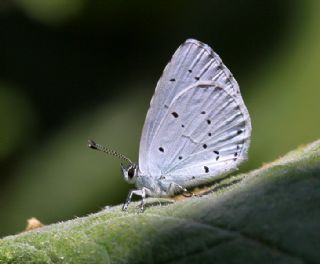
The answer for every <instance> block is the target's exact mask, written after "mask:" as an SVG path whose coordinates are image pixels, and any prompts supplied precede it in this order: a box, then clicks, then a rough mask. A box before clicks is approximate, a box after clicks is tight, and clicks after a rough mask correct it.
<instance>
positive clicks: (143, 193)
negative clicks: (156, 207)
mask: <svg viewBox="0 0 320 264" xmlns="http://www.w3.org/2000/svg"><path fill="white" fill-rule="evenodd" d="M146 191H147V188H145V187H143V188H142V189H141V190H131V191H130V192H129V194H128V197H127V200H126V202H125V203H124V204H123V206H122V211H127V209H128V205H129V204H130V203H131V199H132V195H134V194H135V195H138V196H141V198H142V200H141V203H140V205H139V207H140V209H141V211H143V209H144V205H145V198H146Z"/></svg>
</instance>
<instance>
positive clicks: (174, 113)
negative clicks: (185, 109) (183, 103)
mask: <svg viewBox="0 0 320 264" xmlns="http://www.w3.org/2000/svg"><path fill="white" fill-rule="evenodd" d="M171 114H172V115H173V116H174V117H175V118H177V117H178V116H179V115H178V113H177V112H172V113H171Z"/></svg>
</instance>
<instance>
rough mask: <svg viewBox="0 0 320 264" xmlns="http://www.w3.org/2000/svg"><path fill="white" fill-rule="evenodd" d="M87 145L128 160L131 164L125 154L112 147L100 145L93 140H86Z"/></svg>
mask: <svg viewBox="0 0 320 264" xmlns="http://www.w3.org/2000/svg"><path fill="white" fill-rule="evenodd" d="M88 147H89V148H91V149H95V150H99V151H102V152H104V153H106V154H108V155H111V156H114V157H117V158H119V159H122V160H125V161H127V162H129V163H130V164H133V162H132V161H131V160H130V159H129V158H127V157H126V156H125V155H122V154H120V153H118V152H116V151H115V150H113V149H109V148H107V147H104V146H101V145H100V144H97V143H96V142H94V141H93V140H88Z"/></svg>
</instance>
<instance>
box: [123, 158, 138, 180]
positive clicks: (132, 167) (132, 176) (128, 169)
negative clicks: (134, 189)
mask: <svg viewBox="0 0 320 264" xmlns="http://www.w3.org/2000/svg"><path fill="white" fill-rule="evenodd" d="M121 172H122V175H123V178H124V179H125V180H126V181H127V182H128V183H132V184H133V183H135V182H136V179H137V176H138V166H137V165H136V164H134V163H129V165H127V166H126V165H123V164H122V163H121Z"/></svg>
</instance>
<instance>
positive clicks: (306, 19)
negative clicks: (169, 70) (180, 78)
mask: <svg viewBox="0 0 320 264" xmlns="http://www.w3.org/2000/svg"><path fill="white" fill-rule="evenodd" d="M319 13H320V3H319V2H318V1H316V0H308V1H298V0H296V1H276V0H271V1H257V0H242V1H239V0H228V1H221V0H220V1H209V0H208V1H205V0H199V1H152V2H150V1H145V0H143V1H119V0H114V1H98V0H96V1H93V0H69V1H64V0H52V1H43V0H17V1H9V0H7V1H1V2H0V36H1V37H0V122H1V123H0V124H1V125H0V126H1V129H0V210H1V217H0V236H3V235H7V234H13V233H17V232H19V231H21V230H23V228H24V226H25V221H26V219H27V218H29V217H32V216H34V217H37V218H39V219H40V220H41V221H42V222H44V223H52V222H56V221H62V220H66V219H70V218H73V217H75V216H82V215H85V214H87V213H90V212H95V211H97V210H99V209H100V208H102V207H104V206H105V205H112V204H117V203H120V202H122V201H123V200H124V199H125V197H126V193H127V191H128V189H129V186H128V185H127V184H126V183H125V182H124V181H123V180H122V178H121V176H120V169H119V161H117V160H115V159H113V158H111V157H105V156H104V155H102V154H100V153H96V152H92V151H90V150H89V149H87V147H86V142H87V139H89V138H93V139H95V140H96V141H98V142H100V143H102V144H106V145H108V146H109V147H111V148H114V149H116V150H118V151H120V152H122V153H124V154H127V155H128V156H129V157H130V158H131V159H133V160H137V158H138V145H139V139H140V133H141V129H142V125H143V122H144V118H145V113H146V111H147V109H148V106H149V101H150V98H151V96H152V94H153V91H154V88H155V84H156V82H157V80H158V78H159V76H160V75H161V72H162V70H163V68H164V66H165V65H166V63H167V62H168V60H169V59H170V57H171V55H172V54H173V52H174V51H175V49H176V48H177V47H178V46H179V45H180V44H181V43H182V42H183V41H184V40H185V39H187V38H190V37H192V38H196V39H198V40H201V41H203V42H205V43H207V44H209V45H210V46H212V47H213V48H214V50H215V51H216V52H217V53H218V54H219V55H220V56H221V57H222V59H223V61H224V62H225V64H226V65H227V66H228V67H229V69H230V70H231V71H232V72H233V74H234V76H235V77H236V79H237V80H238V82H239V83H240V87H241V91H242V95H243V97H244V100H245V102H246V105H247V107H248V109H249V112H250V115H251V117H252V126H253V134H252V145H251V146H252V147H251V149H250V153H249V155H250V158H249V161H248V162H247V163H246V165H244V166H243V170H249V169H253V168H256V167H258V166H259V165H261V164H262V163H263V162H268V161H271V160H272V159H274V158H277V157H278V156H280V155H282V154H284V153H286V152H287V151H288V150H290V149H293V148H295V147H296V146H298V145H300V144H303V143H307V142H309V141H312V140H315V139H317V138H318V137H319V132H320V122H319V121H320V118H319V113H320V103H319V98H320V87H319V82H320V74H319V65H320V48H319V47H320V34H319V33H320V32H319V31H320V30H319V26H320V16H319Z"/></svg>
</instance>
